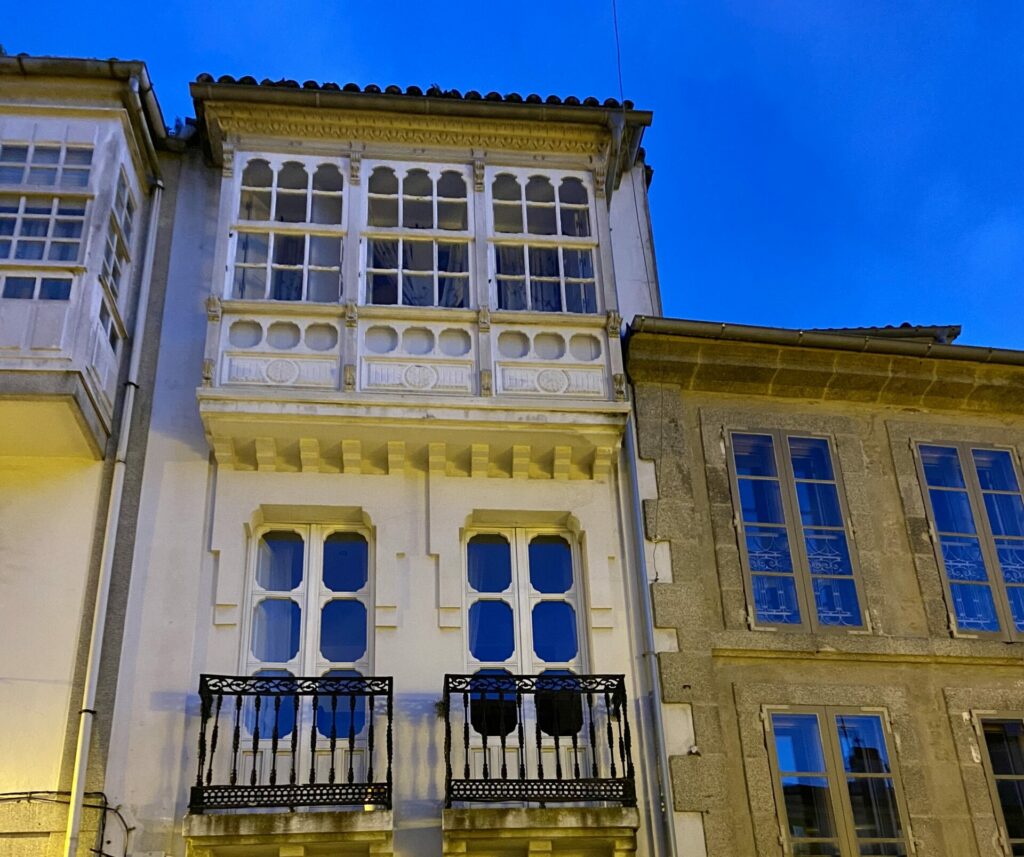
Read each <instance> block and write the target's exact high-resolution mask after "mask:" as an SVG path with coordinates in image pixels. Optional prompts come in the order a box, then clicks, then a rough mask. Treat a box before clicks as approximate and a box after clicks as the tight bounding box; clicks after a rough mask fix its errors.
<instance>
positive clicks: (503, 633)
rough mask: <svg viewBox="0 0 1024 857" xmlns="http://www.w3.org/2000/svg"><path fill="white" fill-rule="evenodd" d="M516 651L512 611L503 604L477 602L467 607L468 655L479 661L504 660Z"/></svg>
mask: <svg viewBox="0 0 1024 857" xmlns="http://www.w3.org/2000/svg"><path fill="white" fill-rule="evenodd" d="M514 651H515V639H514V636H513V629H512V608H511V607H509V606H508V604H506V603H505V602H504V601H477V602H475V603H474V604H473V606H472V607H470V608H469V653H470V654H471V655H472V656H473V657H474V658H476V659H477V660H478V661H507V660H508V659H509V658H510V657H512V653H513V652H514Z"/></svg>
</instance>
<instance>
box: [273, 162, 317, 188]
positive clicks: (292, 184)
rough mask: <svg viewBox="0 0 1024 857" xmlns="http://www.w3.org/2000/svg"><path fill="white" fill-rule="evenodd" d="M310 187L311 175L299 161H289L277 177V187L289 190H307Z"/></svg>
mask: <svg viewBox="0 0 1024 857" xmlns="http://www.w3.org/2000/svg"><path fill="white" fill-rule="evenodd" d="M308 185H309V173H307V172H306V168H305V167H304V166H303V165H302V164H300V163H299V162H298V161H288V162H287V163H285V164H284V165H283V166H282V167H281V172H280V173H278V175H277V186H278V187H279V188H287V189H289V190H305V189H306V187H307V186H308Z"/></svg>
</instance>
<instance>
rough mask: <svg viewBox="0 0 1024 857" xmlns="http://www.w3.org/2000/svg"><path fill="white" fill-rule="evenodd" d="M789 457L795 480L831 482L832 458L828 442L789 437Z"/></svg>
mask: <svg viewBox="0 0 1024 857" xmlns="http://www.w3.org/2000/svg"><path fill="white" fill-rule="evenodd" d="M789 455H790V458H791V460H792V462H793V475H794V476H795V477H796V478H797V479H819V480H823V481H825V482H830V481H832V480H833V479H834V478H835V477H834V476H833V475H832V456H831V455H830V454H829V449H828V441H827V440H823V439H821V438H817V437H791V438H790V439H789Z"/></svg>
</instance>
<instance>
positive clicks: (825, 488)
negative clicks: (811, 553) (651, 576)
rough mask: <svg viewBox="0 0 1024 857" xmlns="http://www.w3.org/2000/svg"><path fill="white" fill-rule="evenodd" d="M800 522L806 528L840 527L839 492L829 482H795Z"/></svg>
mask: <svg viewBox="0 0 1024 857" xmlns="http://www.w3.org/2000/svg"><path fill="white" fill-rule="evenodd" d="M796 496H797V501H798V502H799V504H800V520H801V521H803V523H804V525H805V526H808V527H841V526H842V525H843V513H842V512H841V511H840V510H839V492H838V491H837V490H836V486H835V485H834V484H833V483H831V482H797V483H796Z"/></svg>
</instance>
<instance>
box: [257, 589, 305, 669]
mask: <svg viewBox="0 0 1024 857" xmlns="http://www.w3.org/2000/svg"><path fill="white" fill-rule="evenodd" d="M301 616H302V614H301V611H300V610H299V605H298V604H296V603H295V602H294V601H292V600H291V599H290V598H266V599H264V600H263V601H260V602H259V603H258V604H257V605H256V607H255V609H254V610H253V611H252V656H253V657H254V658H256V659H257V660H260V661H268V662H277V663H283V662H284V661H290V660H291V659H292V658H294V657H295V656H296V655H297V654H298V653H299V628H300V626H301V624H302V621H301Z"/></svg>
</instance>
